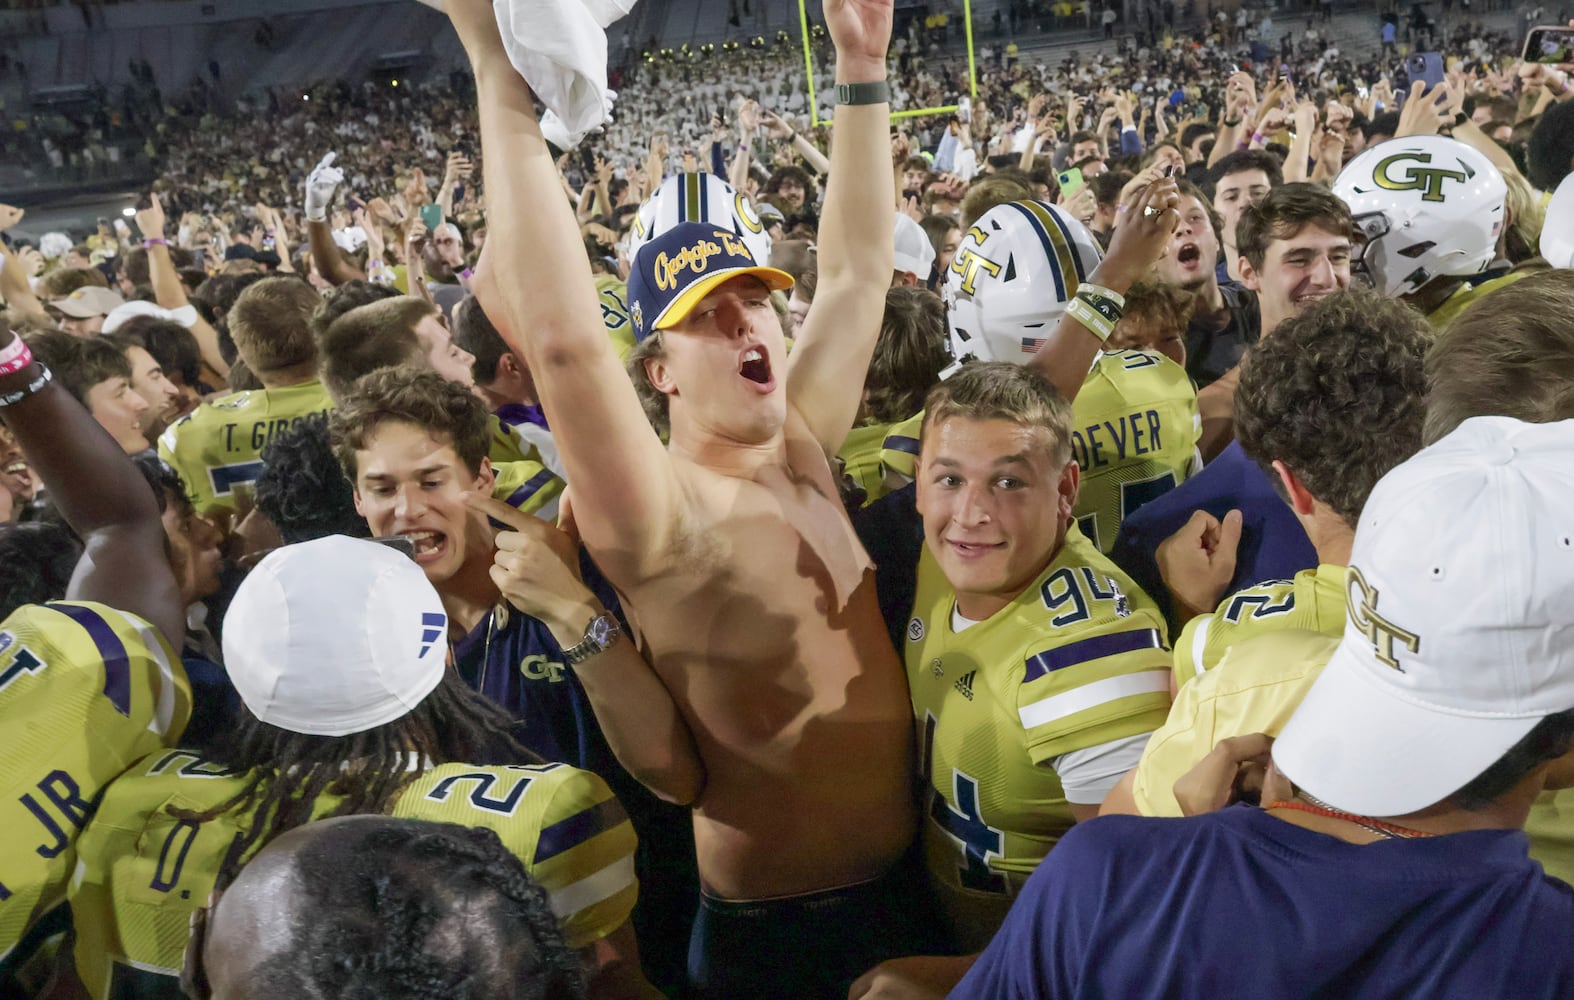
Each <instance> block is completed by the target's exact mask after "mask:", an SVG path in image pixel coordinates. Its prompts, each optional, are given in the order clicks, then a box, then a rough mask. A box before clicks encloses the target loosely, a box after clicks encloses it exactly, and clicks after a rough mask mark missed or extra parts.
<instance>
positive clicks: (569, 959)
mask: <svg viewBox="0 0 1574 1000" xmlns="http://www.w3.org/2000/svg"><path fill="white" fill-rule="evenodd" d="M291 861H292V863H293V875H294V876H295V881H296V883H297V885H298V886H299V891H298V894H297V899H296V907H295V908H294V911H293V913H292V916H293V918H294V920H293V926H292V927H291V929H290V938H291V941H290V945H289V946H288V947H287V948H285V949H283V950H282V951H281V952H278V953H276V954H274V955H272V956H270V957H269V958H267V959H264V960H263V961H261V962H259V963H258V964H257V965H256V966H255V967H254V968H253V969H252V970H250V975H251V976H252V977H253V980H254V986H255V989H254V991H255V992H256V993H257V994H259V995H264V996H280V997H285V996H294V997H334V998H345V1000H362V998H365V1000H373V998H398V1000H548V998H551V1000H579V998H582V997H584V996H585V995H586V983H585V975H584V971H583V969H582V968H581V966H580V963H579V958H578V955H576V954H575V953H574V951H572V950H571V949H570V948H569V947H568V944H567V942H566V941H565V940H564V938H563V932H562V929H561V928H560V926H559V924H558V921H557V918H556V917H555V916H554V915H553V913H552V906H551V902H550V899H549V897H548V896H547V893H546V891H545V890H544V889H543V888H542V887H541V886H540V885H539V884H537V883H536V882H535V881H533V880H532V879H531V878H530V875H529V874H528V872H527V871H526V870H525V867H524V864H523V863H522V862H521V861H520V860H519V858H518V857H516V856H515V855H514V854H512V853H510V852H509V850H508V849H507V848H506V847H504V846H503V843H502V841H500V840H499V839H498V836H497V834H496V833H494V832H493V831H491V830H489V829H486V828H472V827H465V826H459V825H456V824H452V823H429V822H422V821H420V820H413V819H391V818H389V819H378V820H367V821H364V822H358V823H347V824H343V825H340V826H337V827H334V828H331V829H328V830H325V831H323V832H322V833H320V834H318V835H317V836H316V837H314V838H312V839H311V840H310V841H308V842H307V843H306V844H304V845H302V847H301V848H300V849H299V850H298V851H297V852H296V854H295V856H294V857H293V858H292V859H291Z"/></svg>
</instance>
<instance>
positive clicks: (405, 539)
mask: <svg viewBox="0 0 1574 1000" xmlns="http://www.w3.org/2000/svg"><path fill="white" fill-rule="evenodd" d="M370 541H373V542H376V543H377V544H378V545H386V546H388V547H389V548H390V549H393V550H394V551H395V552H400V553H403V554H404V555H405V556H407V557H408V558H410V559H414V558H415V539H414V538H412V537H411V536H409V535H384V536H383V537H382V538H373V539H370Z"/></svg>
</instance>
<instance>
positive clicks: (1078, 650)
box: [1022, 628, 1164, 683]
mask: <svg viewBox="0 0 1574 1000" xmlns="http://www.w3.org/2000/svg"><path fill="white" fill-rule="evenodd" d="M1163 648H1164V643H1163V642H1161V641H1160V640H1159V631H1158V629H1152V628H1144V629H1136V630H1134V631H1131V632H1116V633H1114V634H1112V635H1096V636H1093V637H1092V638H1090V639H1083V640H1081V641H1080V642H1072V643H1067V644H1066V645H1064V646H1057V647H1055V648H1054V649H1046V650H1044V651H1043V652H1042V653H1034V654H1033V655H1032V656H1030V657H1028V660H1027V673H1026V675H1025V676H1024V677H1023V678H1022V681H1023V683H1027V682H1028V681H1033V680H1037V679H1038V678H1040V677H1043V676H1044V675H1046V674H1049V673H1051V672H1053V671H1056V670H1064V669H1066V668H1067V667H1074V666H1076V665H1077V664H1079V663H1087V662H1088V661H1089V660H1099V659H1103V658H1104V657H1106V656H1116V655H1118V654H1120V653H1135V652H1136V651H1138V650H1141V649H1163Z"/></svg>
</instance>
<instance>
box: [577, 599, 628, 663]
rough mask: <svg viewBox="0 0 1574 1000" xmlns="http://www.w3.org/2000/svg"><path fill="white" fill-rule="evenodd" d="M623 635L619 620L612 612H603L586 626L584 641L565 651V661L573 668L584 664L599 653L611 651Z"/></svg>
mask: <svg viewBox="0 0 1574 1000" xmlns="http://www.w3.org/2000/svg"><path fill="white" fill-rule="evenodd" d="M622 634H623V629H622V627H621V626H619V625H618V620H617V619H616V618H615V617H613V615H612V612H610V611H603V612H601V614H599V615H596V616H595V617H594V618H592V619H590V624H588V625H586V626H585V637H584V638H583V639H581V640H579V642H577V643H575V644H574V645H573V646H572V647H570V648H568V649H565V650H563V659H564V660H566V661H567V662H568V665H569V666H571V667H572V666H574V665H576V664H579V663H584V662H585V661H586V660H588V659H590V658H591V657H592V656H595V655H596V654H597V653H601V652H605V651H606V650H608V649H610V648H611V647H612V646H613V645H614V644H616V643H617V641H618V637H619V636H621V635H622Z"/></svg>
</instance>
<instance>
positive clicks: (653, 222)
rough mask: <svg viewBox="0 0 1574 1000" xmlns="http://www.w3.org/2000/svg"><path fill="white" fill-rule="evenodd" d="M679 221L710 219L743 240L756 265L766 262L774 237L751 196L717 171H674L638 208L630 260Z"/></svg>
mask: <svg viewBox="0 0 1574 1000" xmlns="http://www.w3.org/2000/svg"><path fill="white" fill-rule="evenodd" d="M680 222H708V223H711V224H712V225H716V226H720V227H722V228H723V229H730V230H732V231H733V232H734V233H736V234H737V235H738V237H739V238H740V239H742V240H743V243H744V245H745V246H747V247H748V248H749V253H750V254H751V255H753V257H754V261H755V263H757V264H767V263H769V262H770V256H771V237H770V235H769V234H768V233H766V231H765V226H764V225H763V224H762V223H761V222H760V216H759V214H758V213H757V212H755V210H754V206H753V205H752V204H750V203H749V199H748V198H747V197H746V196H745V195H743V194H741V193H740V192H738V191H737V190H736V189H735V188H733V186H732V185H731V184H728V183H727V182H726V181H724V180H722V179H721V178H720V177H717V176H716V175H715V174H674V175H673V176H671V177H668V178H667V179H666V180H664V181H662V182H661V186H660V187H658V188H657V189H656V193H655V194H653V195H651V196H650V198H649V199H648V200H647V201H646V202H645V204H643V205H641V206H640V207H639V213H638V214H637V215H635V217H634V221H633V224H632V226H631V228H630V229H629V242H628V256H629V259H630V260H633V259H634V255H635V254H636V253H639V248H640V247H642V246H644V245H645V244H646V243H649V242H650V241H651V240H653V239H655V238H656V237H657V236H660V235H661V234H662V233H664V232H666V231H667V230H669V229H671V228H672V227H673V226H676V225H677V224H678V223H680Z"/></svg>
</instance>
